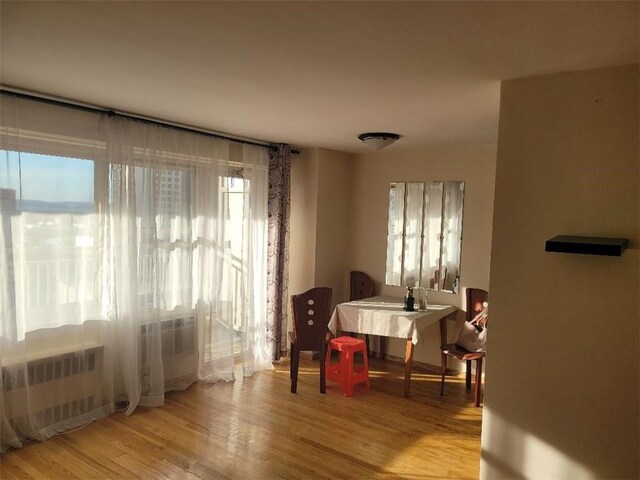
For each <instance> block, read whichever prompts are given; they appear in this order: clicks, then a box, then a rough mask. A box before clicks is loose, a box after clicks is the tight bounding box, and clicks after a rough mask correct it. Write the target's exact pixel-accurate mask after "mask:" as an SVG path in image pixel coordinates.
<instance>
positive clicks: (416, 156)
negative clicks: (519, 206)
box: [344, 139, 496, 365]
mask: <svg viewBox="0 0 640 480" xmlns="http://www.w3.org/2000/svg"><path fill="white" fill-rule="evenodd" d="M495 161H496V150H495V145H484V146H446V147H444V146H443V147H437V148H436V147H434V148H430V149H420V150H403V149H402V139H401V140H400V141H399V142H398V143H397V144H395V145H393V146H391V147H388V149H386V150H383V151H379V152H375V153H370V154H366V155H357V156H355V157H354V162H353V182H352V184H351V188H352V192H351V208H350V210H349V211H350V217H349V224H350V241H349V247H350V249H349V262H348V264H346V265H345V268H344V271H345V274H347V273H348V271H349V270H362V271H364V272H366V273H368V274H369V275H371V276H372V277H373V278H374V281H375V293H376V294H384V295H395V296H399V297H401V296H403V295H404V293H405V291H404V289H402V288H400V287H392V286H387V285H384V278H385V265H386V252H387V221H388V207H389V184H390V183H391V182H394V181H424V182H426V181H431V180H463V181H464V182H465V199H464V217H463V234H462V236H463V240H462V264H461V286H462V289H461V292H464V288H465V287H480V288H485V289H488V287H489V255H490V250H491V219H492V214H493V190H494V176H495ZM428 299H429V302H432V303H447V304H452V305H456V306H458V307H461V308H464V299H463V295H462V293H461V294H457V295H454V294H447V293H442V292H429V296H428ZM460 317H462V316H460ZM459 325H460V322H458V325H454V324H451V328H450V329H449V330H450V333H451V336H452V337H454V338H455V335H456V333H457V332H456V328H457V327H459ZM387 345H388V350H387V351H388V353H389V354H390V355H393V356H396V357H403V356H404V342H403V341H402V340H399V339H398V340H396V339H391V340H390V341H388V342H387ZM414 358H415V360H416V361H418V362H425V363H430V364H432V365H440V333H439V329H438V326H437V325H433V326H432V327H429V328H428V329H427V331H426V336H425V342H424V343H422V344H418V345H417V346H416V350H415V353H414Z"/></svg>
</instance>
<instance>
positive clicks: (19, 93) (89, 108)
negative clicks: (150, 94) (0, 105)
mask: <svg viewBox="0 0 640 480" xmlns="http://www.w3.org/2000/svg"><path fill="white" fill-rule="evenodd" d="M0 94H1V95H8V96H13V97H19V98H25V99H27V100H37V101H40V102H44V103H49V104H52V105H59V106H63V107H69V108H75V109H77V110H84V111H86V112H93V113H106V114H107V115H109V116H112V115H115V116H118V117H123V118H128V119H131V120H138V121H141V122H145V123H149V124H152V125H160V126H162V127H170V128H175V129H176V130H182V131H185V132H190V133H198V134H200V135H207V136H210V137H215V138H220V139H223V140H229V141H230V142H235V143H241V144H245V145H255V146H256V147H264V148H276V145H275V144H273V143H270V142H262V141H260V140H249V139H246V138H240V137H233V136H230V135H225V134H222V133H218V132H213V131H211V130H206V129H200V128H197V127H192V126H189V125H182V124H179V123H174V122H170V121H168V120H160V119H156V118H151V117H145V116H143V115H137V114H132V113H126V112H121V111H118V110H113V109H109V108H104V107H98V106H96V105H90V104H87V103H80V102H75V101H72V100H66V99H60V98H55V97H51V96H49V95H43V94H36V93H33V92H28V93H27V92H25V91H24V90H20V89H16V88H12V87H5V86H2V87H0ZM291 153H292V154H293V155H298V154H299V153H300V151H298V150H296V149H293V148H292V149H291Z"/></svg>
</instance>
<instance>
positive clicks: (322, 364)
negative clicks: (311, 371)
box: [320, 342, 327, 393]
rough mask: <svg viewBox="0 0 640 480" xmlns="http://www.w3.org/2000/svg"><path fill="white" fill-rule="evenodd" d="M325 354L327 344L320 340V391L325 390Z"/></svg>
mask: <svg viewBox="0 0 640 480" xmlns="http://www.w3.org/2000/svg"><path fill="white" fill-rule="evenodd" d="M326 356H327V344H326V343H325V342H322V348H321V350H320V393H324V392H326V391H327V377H326V370H325V367H326V358H325V357H326Z"/></svg>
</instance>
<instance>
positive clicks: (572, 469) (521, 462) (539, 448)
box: [480, 407, 598, 479]
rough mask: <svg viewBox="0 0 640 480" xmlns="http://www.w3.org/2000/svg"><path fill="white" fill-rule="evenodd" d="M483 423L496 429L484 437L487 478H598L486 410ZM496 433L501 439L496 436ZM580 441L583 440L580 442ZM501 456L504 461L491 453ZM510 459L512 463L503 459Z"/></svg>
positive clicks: (484, 460)
mask: <svg viewBox="0 0 640 480" xmlns="http://www.w3.org/2000/svg"><path fill="white" fill-rule="evenodd" d="M483 420H484V421H485V422H487V423H488V422H491V425H492V427H493V429H492V430H491V431H490V432H489V433H488V434H486V433H485V435H483V439H482V440H483V441H482V444H483V448H482V450H481V453H480V459H481V460H480V461H481V462H482V464H483V466H482V469H483V475H484V477H485V478H510V479H516V478H545V479H556V478H557V479H569V478H594V477H597V476H598V475H597V474H596V473H595V472H593V471H590V470H589V469H588V468H587V467H585V466H584V465H581V464H579V463H577V462H576V461H575V459H573V458H570V457H569V456H568V455H567V454H566V453H565V452H562V451H560V450H558V449H557V448H555V447H553V446H552V445H549V444H548V443H546V442H544V441H543V440H541V439H540V438H538V437H536V436H535V435H532V434H531V433H530V432H527V431H524V430H523V429H522V428H520V427H518V426H517V425H514V424H513V423H511V422H509V421H507V420H505V419H504V418H502V417H500V416H499V415H497V414H495V413H493V412H492V411H491V409H490V408H488V407H485V409H484V412H483ZM496 429H499V430H500V435H499V436H498V435H496V434H495V433H493V432H496ZM578 441H579V440H578ZM487 446H488V447H489V448H490V449H491V450H492V451H498V452H500V453H501V458H502V459H501V458H498V457H497V456H496V455H494V454H492V453H491V452H489V451H488V450H487ZM505 458H508V459H509V463H507V462H505V461H504V460H503V459H505Z"/></svg>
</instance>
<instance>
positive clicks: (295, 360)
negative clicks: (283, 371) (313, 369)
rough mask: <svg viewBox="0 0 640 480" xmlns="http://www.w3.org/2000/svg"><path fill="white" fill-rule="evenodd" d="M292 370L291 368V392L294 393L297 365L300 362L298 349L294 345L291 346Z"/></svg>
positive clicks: (296, 387)
mask: <svg viewBox="0 0 640 480" xmlns="http://www.w3.org/2000/svg"><path fill="white" fill-rule="evenodd" d="M291 361H292V362H293V363H292V366H293V368H292V370H291V393H296V390H297V389H298V365H299V363H300V350H298V347H297V346H296V345H294V346H293V353H292V354H291Z"/></svg>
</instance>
